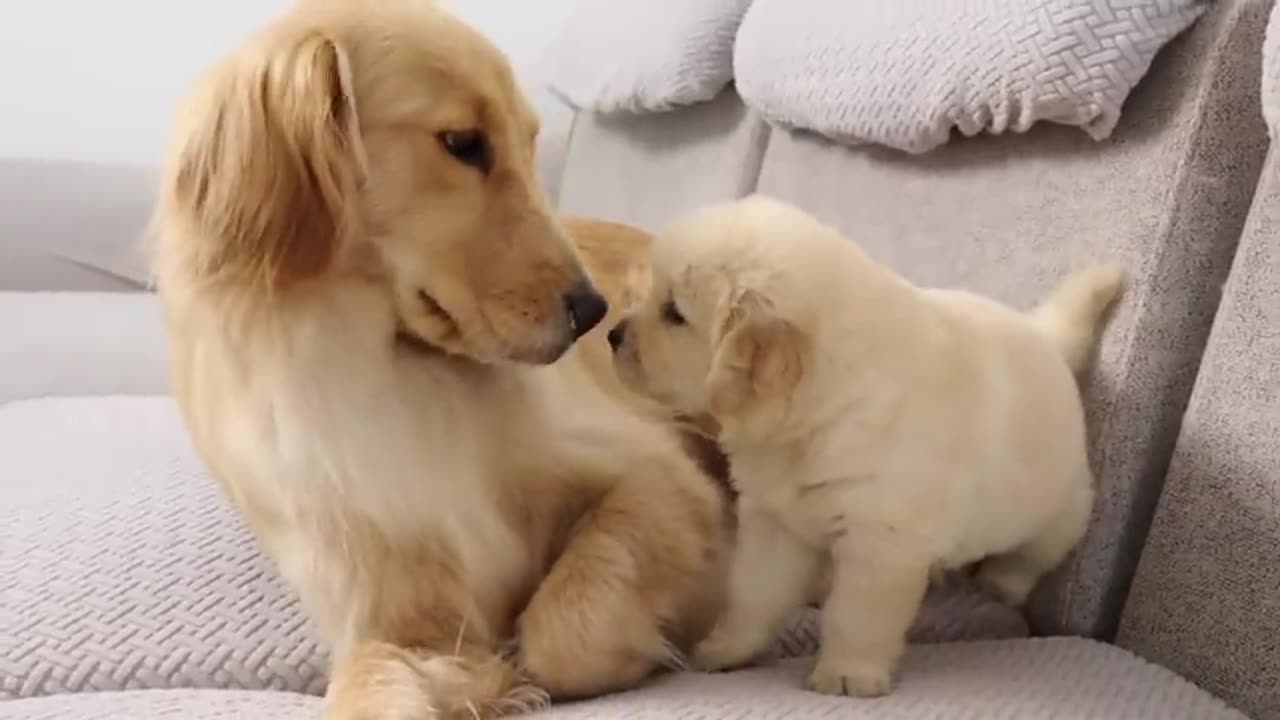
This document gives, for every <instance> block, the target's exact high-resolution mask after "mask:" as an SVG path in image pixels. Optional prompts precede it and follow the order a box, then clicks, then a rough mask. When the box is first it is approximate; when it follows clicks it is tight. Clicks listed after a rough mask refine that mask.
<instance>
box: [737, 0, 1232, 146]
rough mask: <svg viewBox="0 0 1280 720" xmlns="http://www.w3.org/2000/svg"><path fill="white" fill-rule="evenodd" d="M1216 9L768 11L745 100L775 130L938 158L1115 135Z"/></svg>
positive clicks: (1039, 4)
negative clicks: (974, 141)
mask: <svg viewBox="0 0 1280 720" xmlns="http://www.w3.org/2000/svg"><path fill="white" fill-rule="evenodd" d="M1207 5H1208V0H962V1H959V2H945V3H940V2H937V1H936V0H898V1H897V2H847V1H846V0H756V1H755V2H754V3H752V6H751V8H750V10H749V11H748V12H747V14H746V17H745V19H744V20H743V21H742V24H741V27H740V29H739V33H738V37H737V43H736V47H735V51H734V75H735V77H736V83H737V88H738V92H739V93H741V95H742V97H743V99H744V100H745V101H746V103H747V104H748V105H750V106H751V107H753V108H755V109H756V110H758V111H759V112H760V113H761V114H763V115H764V116H765V117H766V118H768V119H769V120H771V121H772V122H774V123H777V124H780V125H783V126H787V127H793V128H802V129H805V130H812V131H816V132H818V133H820V134H822V135H825V136H828V137H830V138H832V139H834V140H836V141H839V142H845V143H851V144H852V143H868V142H869V143H878V144H882V145H887V146H889V147H892V148H897V149H899V150H905V151H907V152H911V153H921V152H925V151H928V150H931V149H933V148H935V147H937V146H939V145H942V144H943V143H945V142H947V140H948V139H949V137H950V135H951V132H952V129H953V128H954V129H958V130H959V131H960V132H962V133H964V134H965V135H969V136H972V135H976V134H978V133H980V132H989V133H992V134H998V133H1003V132H1006V131H1010V130H1012V131H1015V132H1025V131H1026V130H1027V129H1028V128H1029V127H1031V126H1032V125H1033V124H1034V123H1037V122H1040V121H1051V122H1056V123H1063V124H1067V125H1077V126H1080V127H1082V128H1083V129H1084V130H1085V131H1086V132H1087V133H1088V134H1089V135H1090V136H1091V137H1093V138H1094V139H1095V140H1102V139H1104V138H1106V137H1108V136H1109V135H1110V134H1111V131H1112V129H1113V128H1115V125H1116V122H1117V121H1118V120H1119V118H1120V108H1121V106H1122V105H1123V104H1124V101H1125V98H1126V97H1127V96H1128V95H1129V91H1130V90H1131V89H1132V88H1133V87H1134V86H1135V85H1136V84H1137V82H1138V80H1139V79H1140V78H1142V76H1143V75H1144V74H1145V73H1146V72H1147V69H1148V67H1150V65H1151V61H1152V59H1153V58H1154V57H1155V54H1156V51H1157V50H1159V49H1160V47H1161V46H1163V45H1164V44H1165V43H1167V42H1168V41H1169V40H1170V39H1172V38H1173V37H1174V36H1175V35H1177V34H1178V33H1180V32H1181V31H1182V30H1184V29H1185V28H1186V27H1187V26H1189V25H1190V24H1191V23H1192V22H1194V21H1195V19H1196V18H1197V17H1199V16H1200V14H1201V13H1203V12H1204V10H1205V7H1206V6H1207Z"/></svg>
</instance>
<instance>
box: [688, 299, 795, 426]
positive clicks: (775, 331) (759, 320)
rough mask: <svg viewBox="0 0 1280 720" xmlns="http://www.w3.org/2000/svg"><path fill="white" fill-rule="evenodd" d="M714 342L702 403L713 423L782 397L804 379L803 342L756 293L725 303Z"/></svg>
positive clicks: (793, 329) (787, 323)
mask: <svg viewBox="0 0 1280 720" xmlns="http://www.w3.org/2000/svg"><path fill="white" fill-rule="evenodd" d="M713 342H714V345H715V347H714V350H713V354H712V359H711V372H710V374H709V375H708V376H707V398H708V407H709V408H710V410H711V413H712V415H714V416H715V417H717V418H723V417H728V416H732V415H734V414H736V413H740V412H742V411H744V410H747V409H749V408H750V407H751V406H752V405H754V404H756V403H758V402H760V401H762V400H767V399H771V398H773V399H777V398H783V397H786V396H787V395H788V394H789V393H790V392H791V391H792V390H793V389H795V387H796V385H797V384H799V382H800V378H801V376H802V374H803V373H804V366H805V362H806V359H807V355H808V339H807V337H806V336H805V335H804V333H802V332H801V331H800V329H799V328H797V327H796V326H795V325H794V324H792V323H791V322H789V321H787V320H786V319H784V318H782V317H780V316H778V315H777V314H776V313H775V312H774V311H773V308H772V307H771V306H770V304H769V303H768V302H767V301H766V300H765V299H764V298H763V297H761V296H760V295H759V294H758V293H755V292H752V291H749V290H748V291H742V292H738V293H735V294H734V295H732V296H731V297H729V298H728V299H727V300H726V301H725V303H724V305H723V306H722V309H721V311H720V313H719V319H718V321H717V331H716V337H715V339H714V341H713Z"/></svg>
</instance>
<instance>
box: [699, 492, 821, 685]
mask: <svg viewBox="0 0 1280 720" xmlns="http://www.w3.org/2000/svg"><path fill="white" fill-rule="evenodd" d="M821 561H822V555H821V553H819V552H817V551H815V550H813V549H812V548H809V547H806V546H804V545H803V544H801V543H800V541H799V540H798V539H797V538H796V537H795V536H794V535H792V534H791V533H790V532H789V531H788V530H786V528H784V527H782V525H781V524H779V523H778V521H777V520H776V519H775V518H774V517H773V516H772V515H770V514H769V513H767V512H765V511H763V510H761V509H759V508H756V507H754V506H753V505H752V504H751V502H750V501H748V500H743V501H740V502H739V504H738V535H737V544H736V547H735V549H734V554H733V563H732V565H731V566H730V570H729V590H728V597H727V598H726V602H727V605H726V607H725V612H724V614H723V616H722V617H721V619H720V622H719V623H717V624H716V627H715V629H714V630H712V632H711V635H710V636H709V637H708V638H707V639H706V640H705V641H704V642H703V643H702V644H701V645H699V646H698V649H697V651H696V652H695V654H694V663H695V664H696V665H697V666H698V667H700V668H702V669H704V670H725V669H729V668H733V667H739V666H741V665H745V664H747V663H749V662H751V661H752V660H753V659H755V657H756V656H757V655H759V654H760V653H761V652H762V651H763V650H765V648H767V647H768V646H769V643H771V642H772V641H773V640H774V639H775V638H776V637H777V635H778V631H779V630H780V629H781V627H782V624H783V622H784V621H785V620H786V617H787V614H788V613H789V612H790V611H792V610H794V609H796V608H797V607H800V606H801V605H803V604H804V603H805V601H806V599H807V598H808V595H809V590H810V587H811V586H812V585H813V583H815V582H816V581H817V574H818V570H819V569H820V564H821Z"/></svg>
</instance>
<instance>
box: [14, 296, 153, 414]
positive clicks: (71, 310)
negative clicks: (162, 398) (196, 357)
mask: <svg viewBox="0 0 1280 720" xmlns="http://www.w3.org/2000/svg"><path fill="white" fill-rule="evenodd" d="M168 390H169V381H168V359H167V348H166V345H165V339H164V323H163V320H162V315H161V310H160V305H159V302H158V301H157V299H156V298H155V296H153V295H151V294H149V293H89V292H35V293H30V292H8V293H7V292H0V405H4V404H6V403H10V402H17V401H21V400H30V399H34V398H44V397H55V396H62V397H66V396H77V395H161V394H166V393H168Z"/></svg>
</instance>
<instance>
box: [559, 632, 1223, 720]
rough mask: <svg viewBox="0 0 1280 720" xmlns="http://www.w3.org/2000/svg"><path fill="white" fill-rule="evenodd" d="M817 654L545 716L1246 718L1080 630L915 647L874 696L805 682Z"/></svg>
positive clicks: (671, 680) (665, 719)
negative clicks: (890, 686)
mask: <svg viewBox="0 0 1280 720" xmlns="http://www.w3.org/2000/svg"><path fill="white" fill-rule="evenodd" d="M810 667H811V664H810V663H809V662H807V661H804V660H792V661H786V662H784V663H781V664H778V665H775V666H771V667H761V668H757V669H753V670H745V671H740V672H735V673H727V674H720V675H694V674H684V675H673V676H668V677H665V678H661V679H659V680H657V681H656V682H654V683H653V684H652V685H651V686H650V687H647V688H642V689H640V690H636V691H633V692H629V693H621V694H618V695H613V696H609V697H605V698H601V699H598V700H593V701H589V702H584V703H579V704H575V705H561V706H559V707H555V708H552V709H551V710H549V711H547V712H545V713H541V714H539V715H537V716H535V717H539V718H545V719H546V720H673V719H678V720H726V719H728V718H732V719H733V720H766V719H767V720H776V719H779V718H831V719H832V720H835V719H836V718H839V719H840V720H860V719H863V718H865V719H866V720H872V719H874V720H994V719H995V718H1011V719H1012V718H1017V719H1018V720H1062V719H1066V718H1097V719H1098V720H1246V718H1245V716H1244V715H1243V714H1241V713H1239V712H1237V711H1235V710H1232V709H1230V708H1228V707H1227V706H1226V705H1224V704H1223V703H1222V702H1221V701H1219V700H1216V699H1215V698H1213V697H1212V696H1211V695H1209V694H1208V693H1205V692H1204V691H1202V690H1200V689H1198V688H1196V687H1195V686H1194V685H1192V684H1191V683H1188V682H1187V681H1185V680H1182V679H1181V678H1179V677H1178V676H1176V675H1174V674H1173V673H1171V672H1169V671H1168V670H1165V669H1163V668H1161V667H1159V666H1156V665H1152V664H1149V663H1147V662H1144V661H1142V660H1139V659H1137V658H1135V657H1134V656H1133V655H1130V654H1129V653H1127V652H1124V651H1123V650H1119V649H1117V648H1115V647H1112V646H1109V645H1103V644H1101V643H1096V642H1091V641H1088V640H1080V639H1075V638H1054V639H1042V640H1011V641H995V642H978V643H954V644H946V645H928V646H919V647H914V648H912V649H911V650H910V651H909V652H908V653H907V656H906V658H905V660H904V662H903V667H902V672H901V676H900V679H899V684H898V686H897V688H896V690H895V692H894V693H893V694H892V695H889V696H888V697H884V698H879V699H875V700H854V699H850V698H844V697H827V696H823V695H817V694H815V693H810V692H806V691H804V690H802V689H801V688H802V687H803V682H804V676H805V674H806V673H807V672H808V671H809V669H810Z"/></svg>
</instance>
